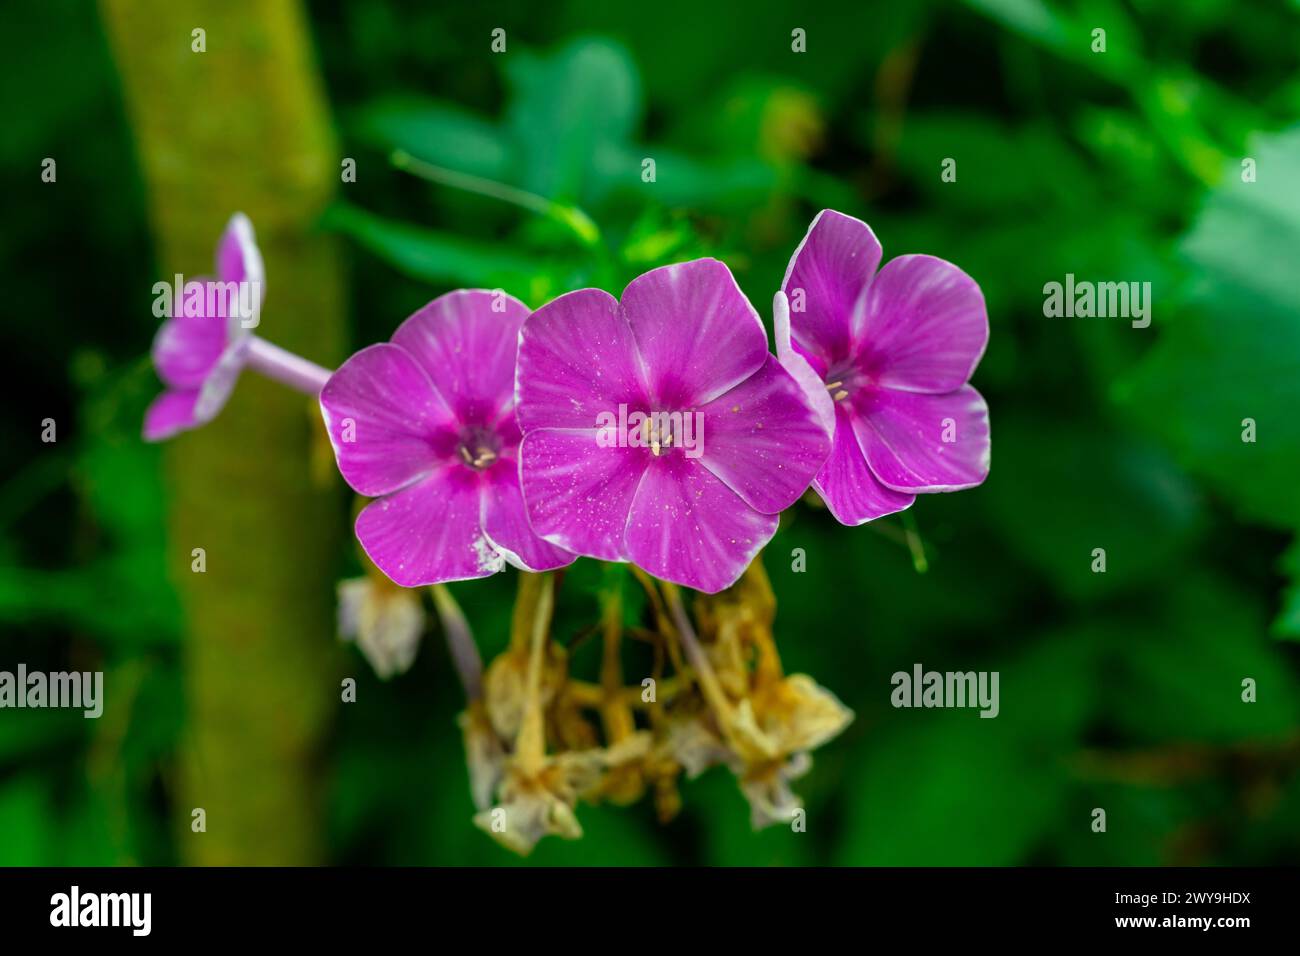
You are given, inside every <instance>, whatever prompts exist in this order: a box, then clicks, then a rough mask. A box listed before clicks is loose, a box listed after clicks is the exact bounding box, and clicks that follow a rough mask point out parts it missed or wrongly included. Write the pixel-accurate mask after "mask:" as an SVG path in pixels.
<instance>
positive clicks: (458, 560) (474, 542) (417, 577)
mask: <svg viewBox="0 0 1300 956" xmlns="http://www.w3.org/2000/svg"><path fill="white" fill-rule="evenodd" d="M481 501H482V496H481V491H480V484H479V481H478V480H477V477H476V476H475V475H473V474H472V473H470V471H469V469H467V468H464V467H462V466H460V465H457V464H448V465H444V466H442V467H441V468H439V469H438V470H437V471H435V472H433V473H432V474H429V475H427V476H426V477H424V478H422V479H420V480H419V481H417V482H416V483H415V484H413V485H411V486H409V487H407V488H404V489H402V490H401V491H398V492H395V493H394V494H391V495H389V496H388V497H386V498H380V499H379V500H378V501H372V502H371V503H370V504H369V505H367V506H366V508H365V510H364V511H362V512H361V514H359V515H358V516H357V528H356V530H357V540H358V541H360V542H361V547H362V548H364V549H365V552H366V554H367V555H369V557H370V560H371V561H373V562H374V563H375V565H376V566H377V567H378V568H379V570H381V571H383V572H384V574H386V575H388V577H389V578H391V579H392V580H393V581H394V582H395V583H397V584H400V585H401V586H402V587H407V588H413V587H420V586H421V585H425V584H439V583H441V582H444V581H461V580H465V579H467V578H482V577H487V576H488V575H489V574H495V573H496V572H497V571H500V570H501V569H502V568H503V567H504V566H505V559H504V558H503V557H502V556H501V554H500V553H498V552H497V550H496V549H495V548H493V547H492V544H491V542H490V541H488V539H487V537H486V536H485V535H484V534H483V530H482V526H481V523H480V515H481V510H482V504H481Z"/></svg>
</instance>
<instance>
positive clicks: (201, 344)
mask: <svg viewBox="0 0 1300 956" xmlns="http://www.w3.org/2000/svg"><path fill="white" fill-rule="evenodd" d="M216 265H217V278H216V279H215V280H214V279H210V278H203V279H196V280H192V281H191V282H187V283H185V287H184V289H183V290H182V289H177V294H176V296H175V297H174V298H173V299H172V303H171V308H170V310H169V312H168V314H169V316H170V317H169V318H168V319H167V321H166V322H164V323H163V324H162V326H161V327H160V328H159V329H158V334H157V335H156V336H155V337H154V341H153V364H154V368H155V369H157V371H158V377H159V378H161V379H162V380H163V384H164V385H166V387H167V388H166V391H164V392H163V393H162V394H161V395H159V396H158V397H157V398H156V399H154V401H153V404H151V405H150V406H149V409H148V411H146V412H145V416H144V438H145V440H146V441H161V440H163V439H165V438H171V437H172V436H173V435H175V434H177V433H179V432H182V431H185V430H187V429H190V428H197V427H199V426H200V425H206V424H207V423H208V422H210V421H212V419H213V418H215V417H216V416H217V413H218V412H220V411H221V409H222V407H223V406H224V405H225V404H226V400H227V399H228V398H230V393H231V392H232V391H234V388H235V382H236V381H237V380H238V379H239V373H240V371H241V370H242V369H243V367H244V365H245V364H246V363H247V361H248V351H249V346H250V343H251V342H252V340H253V335H252V331H251V330H252V329H253V328H254V327H255V326H256V325H257V319H258V314H259V313H260V311H261V307H262V298H263V281H262V280H263V272H262V254H261V253H260V252H259V251H258V248H257V242H256V240H255V239H254V237H253V224H252V223H251V222H249V221H248V217H247V216H245V215H244V214H243V213H241V212H237V213H235V214H234V215H233V216H231V217H230V222H229V223H228V224H227V225H226V231H225V232H223V233H222V234H221V241H220V242H219V243H218V244H217V263H216ZM230 283H237V284H238V285H236V286H232V285H230ZM161 285H163V286H164V287H165V286H166V284H165V283H162V284H161ZM241 301H243V302H246V303H247V304H248V306H249V307H250V308H249V310H248V311H249V312H251V315H250V314H244V310H243V309H241V308H239V307H238V306H239V303H240V302H241Z"/></svg>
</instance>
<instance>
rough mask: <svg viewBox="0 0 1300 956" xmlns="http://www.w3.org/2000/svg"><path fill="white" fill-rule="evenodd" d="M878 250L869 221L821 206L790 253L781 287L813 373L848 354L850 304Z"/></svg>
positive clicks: (823, 372)
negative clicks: (797, 244)
mask: <svg viewBox="0 0 1300 956" xmlns="http://www.w3.org/2000/svg"><path fill="white" fill-rule="evenodd" d="M880 256H881V248H880V240H878V239H877V238H876V235H875V233H873V232H872V231H871V227H870V226H868V225H867V224H866V223H865V222H863V221H862V220H860V219H854V218H853V217H852V216H846V215H844V214H843V213H839V212H836V211H835V210H833V209H823V210H822V211H821V212H819V213H818V214H817V217H816V218H815V219H813V221H812V224H811V225H810V226H809V227H808V234H807V235H805V236H804V237H803V241H802V242H801V243H799V248H797V249H796V250H795V251H794V255H793V256H791V257H790V264H789V266H787V267H786V270H785V278H784V279H783V280H782V282H781V291H782V292H784V293H785V294H786V295H787V296H789V297H790V299H791V300H792V304H793V306H792V307H793V309H794V315H793V317H792V318H793V332H794V344H795V345H796V346H797V347H798V348H799V350H800V351H801V352H803V354H804V355H805V356H806V357H808V359H809V360H810V361H811V362H812V364H813V368H814V369H815V370H816V372H817V374H818V375H819V376H823V377H824V376H825V375H826V372H827V370H828V369H829V368H830V367H831V366H833V365H836V364H838V363H840V362H842V361H844V360H846V359H848V358H849V357H850V355H851V354H852V346H853V335H852V331H851V328H850V324H849V323H850V319H851V316H852V314H853V305H854V303H855V302H857V300H858V297H859V295H861V293H862V290H863V289H865V288H866V287H867V286H868V284H869V283H870V282H871V278H872V276H873V275H875V272H876V268H877V267H878V266H879V265H880ZM801 292H802V296H801V295H800V294H799V293H801ZM800 305H802V309H800Z"/></svg>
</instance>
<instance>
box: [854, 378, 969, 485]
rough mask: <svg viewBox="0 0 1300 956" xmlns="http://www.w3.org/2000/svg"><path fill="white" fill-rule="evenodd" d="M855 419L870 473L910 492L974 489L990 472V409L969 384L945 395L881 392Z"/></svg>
mask: <svg viewBox="0 0 1300 956" xmlns="http://www.w3.org/2000/svg"><path fill="white" fill-rule="evenodd" d="M856 407H857V409H858V411H859V414H857V415H855V416H854V425H855V428H856V431H857V435H858V442H859V444H861V445H862V449H863V451H865V452H866V455H867V462H868V464H870V465H871V470H872V471H873V472H875V473H876V476H877V477H878V478H879V479H880V480H881V481H882V482H883V483H884V484H885V485H887V486H888V487H890V488H893V489H895V490H897V491H904V492H909V493H913V494H917V493H922V492H934V491H960V490H961V489H963V488H973V487H975V486H976V485H978V484H980V483H981V482H983V481H984V479H985V478H987V477H988V473H989V407H988V405H987V404H985V402H984V399H983V397H982V396H981V395H980V393H979V392H977V391H975V389H973V388H971V387H970V386H969V385H967V386H964V387H963V388H959V389H957V390H956V391H954V392H949V393H948V394H946V395H926V394H921V393H917V392H901V391H898V390H896V389H891V388H882V389H878V390H875V391H873V392H870V393H867V394H864V395H863V397H862V398H861V399H860V400H859V401H858V403H857V406H856Z"/></svg>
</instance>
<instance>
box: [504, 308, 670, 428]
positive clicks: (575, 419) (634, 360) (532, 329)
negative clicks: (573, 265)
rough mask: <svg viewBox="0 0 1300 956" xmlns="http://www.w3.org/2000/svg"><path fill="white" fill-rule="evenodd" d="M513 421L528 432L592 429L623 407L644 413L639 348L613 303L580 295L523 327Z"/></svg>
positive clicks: (538, 314) (544, 310) (544, 311)
mask: <svg viewBox="0 0 1300 956" xmlns="http://www.w3.org/2000/svg"><path fill="white" fill-rule="evenodd" d="M515 381H516V409H515V411H516V414H517V416H518V418H519V424H520V426H521V427H522V428H523V429H524V431H529V430H530V429H533V428H595V427H596V421H597V418H598V417H599V416H600V415H601V414H602V413H604V412H610V413H613V414H615V415H617V414H618V406H619V405H620V404H625V405H628V406H630V407H632V408H642V407H643V406H644V405H645V386H644V384H643V382H644V379H643V376H642V369H641V360H640V357H639V356H638V354H637V349H636V343H635V341H634V340H633V338H632V332H631V330H630V329H629V328H628V325H627V322H626V320H625V319H624V318H623V315H622V313H621V312H620V311H619V307H618V302H617V301H616V300H615V299H614V297H613V296H611V295H609V293H607V292H601V291H600V290H599V289H580V290H579V291H577V292H570V293H569V294H568V295H562V296H560V297H559V298H558V299H555V300H554V301H551V302H548V303H547V304H546V305H544V306H542V307H541V308H540V309H538V310H537V311H536V312H534V313H533V314H532V315H530V316H529V317H528V318H527V320H526V321H525V322H524V324H523V329H522V331H521V332H520V335H519V365H518V369H517V371H516V379H515Z"/></svg>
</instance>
